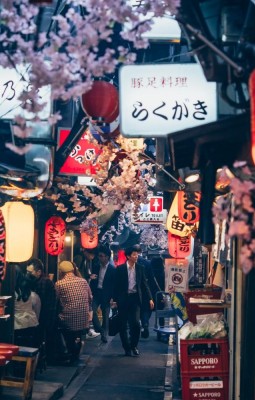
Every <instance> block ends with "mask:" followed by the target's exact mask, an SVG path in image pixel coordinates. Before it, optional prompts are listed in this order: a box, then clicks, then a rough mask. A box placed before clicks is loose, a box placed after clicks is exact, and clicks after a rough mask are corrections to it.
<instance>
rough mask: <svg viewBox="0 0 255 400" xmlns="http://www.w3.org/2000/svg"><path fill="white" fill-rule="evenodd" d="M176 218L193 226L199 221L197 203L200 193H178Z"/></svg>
mask: <svg viewBox="0 0 255 400" xmlns="http://www.w3.org/2000/svg"><path fill="white" fill-rule="evenodd" d="M177 195H178V216H179V218H180V220H181V221H183V222H185V223H186V224H195V223H196V222H198V221H199V217H200V212H199V203H200V198H201V193H200V192H184V191H182V190H180V191H179V192H178V193H177Z"/></svg>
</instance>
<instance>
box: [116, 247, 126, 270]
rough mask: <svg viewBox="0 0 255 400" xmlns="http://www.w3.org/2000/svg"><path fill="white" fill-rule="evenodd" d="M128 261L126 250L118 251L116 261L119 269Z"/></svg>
mask: <svg viewBox="0 0 255 400" xmlns="http://www.w3.org/2000/svg"><path fill="white" fill-rule="evenodd" d="M126 261H127V258H126V256H125V250H118V259H117V260H116V261H115V265H116V267H118V266H119V265H121V264H124V263H125V262H126Z"/></svg>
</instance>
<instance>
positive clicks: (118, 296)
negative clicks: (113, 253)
mask: <svg viewBox="0 0 255 400" xmlns="http://www.w3.org/2000/svg"><path fill="white" fill-rule="evenodd" d="M135 271H136V285H137V292H138V296H139V303H140V305H141V304H142V301H143V298H144V299H146V300H147V301H148V302H149V301H150V300H152V294H151V291H150V289H149V286H148V282H147V279H146V276H145V269H144V266H143V265H141V264H138V263H137V264H135ZM127 297H128V267H127V263H125V264H122V265H119V266H118V267H117V268H116V277H115V288H114V297H113V299H114V301H116V302H117V304H118V306H121V304H123V303H125V302H126V300H127Z"/></svg>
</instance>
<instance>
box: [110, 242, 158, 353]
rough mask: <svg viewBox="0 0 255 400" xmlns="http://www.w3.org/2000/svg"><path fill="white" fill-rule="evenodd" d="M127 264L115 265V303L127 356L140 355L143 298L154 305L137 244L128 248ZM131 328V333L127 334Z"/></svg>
mask: <svg viewBox="0 0 255 400" xmlns="http://www.w3.org/2000/svg"><path fill="white" fill-rule="evenodd" d="M125 256H126V258H127V261H126V263H124V264H122V265H120V266H118V267H117V268H116V279H115V285H114V297H113V303H112V306H113V307H114V306H117V307H118V312H119V319H120V339H121V343H122V347H123V348H124V351H125V355H126V356H132V354H133V355H134V356H139V354H140V353H139V349H138V348H137V346H138V342H139V338H140V329H141V328H140V308H141V305H142V301H143V299H144V301H148V303H149V305H150V308H151V309H153V308H154V302H153V299H152V294H151V291H150V289H149V286H148V283H147V279H146V275H145V269H144V267H143V266H142V265H141V264H139V263H138V256H139V252H138V251H137V248H136V247H129V248H127V249H126V250H125ZM128 329H129V335H128Z"/></svg>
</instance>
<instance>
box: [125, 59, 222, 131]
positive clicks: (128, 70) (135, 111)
mask: <svg viewBox="0 0 255 400" xmlns="http://www.w3.org/2000/svg"><path fill="white" fill-rule="evenodd" d="M119 78H120V127H121V133H122V134H123V136H125V137H160V136H165V135H168V134H171V133H174V132H177V131H180V130H183V129H187V128H192V127H195V126H199V125H203V124H208V123H209V122H213V121H216V119H217V97H216V83H214V82H207V81H206V78H205V76H204V74H203V70H202V68H201V66H200V65H199V64H158V65H155V64H153V65H149V64H147V65H146V64H143V65H126V66H123V67H121V68H120V73H119Z"/></svg>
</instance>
